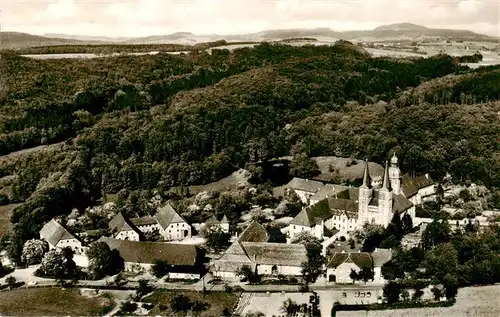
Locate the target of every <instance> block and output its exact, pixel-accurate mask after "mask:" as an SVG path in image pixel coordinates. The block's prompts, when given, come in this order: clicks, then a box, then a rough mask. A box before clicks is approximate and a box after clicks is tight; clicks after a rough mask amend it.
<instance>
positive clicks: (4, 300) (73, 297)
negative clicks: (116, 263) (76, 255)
mask: <svg viewBox="0 0 500 317" xmlns="http://www.w3.org/2000/svg"><path fill="white" fill-rule="evenodd" d="M113 305H114V302H113V300H111V299H109V298H105V297H93V298H88V297H84V296H82V295H80V294H79V292H78V290H77V289H66V290H61V289H60V288H32V289H19V290H13V291H6V292H0V314H2V315H7V316H43V315H45V316H68V315H71V316H102V315H104V314H105V313H106V312H107V311H108V310H109V309H110V308H112V306H113ZM106 308H107V309H108V310H106Z"/></svg>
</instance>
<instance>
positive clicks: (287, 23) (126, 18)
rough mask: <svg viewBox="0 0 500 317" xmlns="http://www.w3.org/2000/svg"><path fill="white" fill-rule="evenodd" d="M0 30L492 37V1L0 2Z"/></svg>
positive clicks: (496, 3)
mask: <svg viewBox="0 0 500 317" xmlns="http://www.w3.org/2000/svg"><path fill="white" fill-rule="evenodd" d="M0 10H1V13H0V19H1V22H2V30H3V31H17V32H26V33H31V34H39V35H43V34H46V33H64V34H71V35H92V36H111V37H120V36H121V37H135V36H148V35H161V34H170V33H174V32H192V33H195V34H242V33H253V32H259V31H263V30H268V29H292V28H316V27H328V28H331V29H333V30H336V31H345V30H368V29H373V28H375V27H377V26H379V25H383V24H390V23H399V22H411V23H415V24H420V25H425V26H427V27H433V28H451V29H466V30H471V31H475V32H478V33H482V34H488V35H493V36H500V24H499V19H500V0H462V1H459V0H435V1H433V0H0Z"/></svg>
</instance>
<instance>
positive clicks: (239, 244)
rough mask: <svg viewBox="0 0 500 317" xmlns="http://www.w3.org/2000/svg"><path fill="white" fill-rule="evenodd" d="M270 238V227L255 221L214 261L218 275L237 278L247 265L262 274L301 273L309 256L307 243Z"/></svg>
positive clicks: (215, 273) (214, 272)
mask: <svg viewBox="0 0 500 317" xmlns="http://www.w3.org/2000/svg"><path fill="white" fill-rule="evenodd" d="M268 239H269V235H268V233H267V231H266V229H265V228H264V227H263V226H262V225H261V224H259V223H258V222H256V221H253V222H252V223H251V224H250V225H249V226H248V227H247V228H246V229H245V230H244V231H243V232H242V233H241V235H240V236H239V238H238V239H237V240H236V241H235V242H234V243H233V244H232V245H231V246H230V247H229V248H228V249H227V250H226V252H225V253H224V254H223V255H222V257H221V258H220V259H218V260H216V261H214V265H213V270H212V271H213V274H214V276H216V277H220V278H229V279H231V278H237V277H238V272H239V270H240V269H241V267H243V266H244V265H248V266H249V267H250V268H251V269H252V271H254V272H255V273H257V274H259V275H292V276H294V275H301V269H302V268H301V264H302V262H304V261H306V260H307V252H306V249H305V247H304V246H303V245H302V244H282V243H269V242H267V241H268Z"/></svg>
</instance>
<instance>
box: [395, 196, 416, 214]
mask: <svg viewBox="0 0 500 317" xmlns="http://www.w3.org/2000/svg"><path fill="white" fill-rule="evenodd" d="M411 207H413V203H412V202H411V201H409V200H408V198H406V197H405V196H403V195H394V194H393V195H392V212H393V213H398V214H401V213H402V212H405V211H406V210H408V209H410V208H411Z"/></svg>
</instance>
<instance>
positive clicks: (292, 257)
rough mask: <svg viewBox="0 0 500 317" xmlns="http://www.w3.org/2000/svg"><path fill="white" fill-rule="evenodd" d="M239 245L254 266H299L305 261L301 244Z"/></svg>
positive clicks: (303, 248)
mask: <svg viewBox="0 0 500 317" xmlns="http://www.w3.org/2000/svg"><path fill="white" fill-rule="evenodd" d="M241 245H242V247H243V249H244V250H245V252H246V254H247V256H248V258H249V259H250V260H251V261H252V262H254V264H260V265H262V264H264V265H285V266H301V264H302V262H305V261H307V251H306V248H305V247H304V245H303V244H285V243H262V242H242V243H241Z"/></svg>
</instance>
